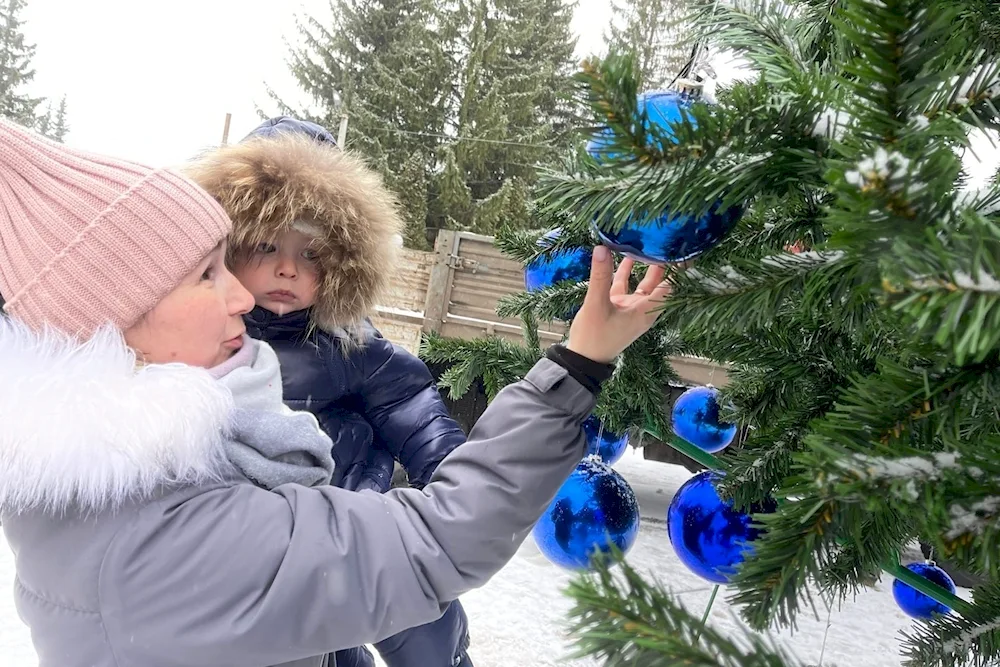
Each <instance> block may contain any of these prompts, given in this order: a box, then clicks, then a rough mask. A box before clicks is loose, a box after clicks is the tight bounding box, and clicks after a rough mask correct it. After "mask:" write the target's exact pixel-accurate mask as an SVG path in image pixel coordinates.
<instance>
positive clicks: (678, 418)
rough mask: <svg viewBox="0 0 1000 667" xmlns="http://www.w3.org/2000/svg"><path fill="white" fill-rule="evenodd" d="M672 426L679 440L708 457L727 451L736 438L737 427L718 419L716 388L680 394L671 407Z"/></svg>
mask: <svg viewBox="0 0 1000 667" xmlns="http://www.w3.org/2000/svg"><path fill="white" fill-rule="evenodd" d="M671 426H673V429H674V433H676V434H677V435H678V436H680V437H682V438H684V439H685V440H687V441H688V442H690V443H691V444H692V445H694V446H695V447H697V448H698V449H703V450H704V451H706V452H709V453H711V454H714V453H715V452H718V451H721V450H723V449H725V448H726V447H728V446H729V443H731V442H732V441H733V438H735V437H736V424H729V423H726V422H723V421H721V420H720V419H719V390H718V389H716V388H715V387H694V388H693V389H688V390H687V391H685V392H684V393H683V394H681V396H680V398H678V399H677V401H676V402H675V403H674V410H673V416H672V418H671Z"/></svg>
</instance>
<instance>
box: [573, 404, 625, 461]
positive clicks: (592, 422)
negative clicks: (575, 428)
mask: <svg viewBox="0 0 1000 667" xmlns="http://www.w3.org/2000/svg"><path fill="white" fill-rule="evenodd" d="M583 433H584V435H586V436H587V454H588V455H596V456H597V457H598V458H600V459H601V461H603V462H604V463H606V464H608V465H613V464H615V463H617V462H618V459H620V458H621V457H622V456H624V455H625V450H626V449H628V433H626V434H625V435H618V434H617V433H612V432H611V431H609V430H608V429H606V428H604V425H603V424H602V423H601V420H600V419H598V418H597V416H596V415H591V416H590V417H588V418H587V421H585V422H583Z"/></svg>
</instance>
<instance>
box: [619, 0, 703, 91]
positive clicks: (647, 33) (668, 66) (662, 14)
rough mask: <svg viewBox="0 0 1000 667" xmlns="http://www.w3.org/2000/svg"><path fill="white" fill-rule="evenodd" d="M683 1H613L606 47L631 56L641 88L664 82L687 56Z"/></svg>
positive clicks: (690, 33)
mask: <svg viewBox="0 0 1000 667" xmlns="http://www.w3.org/2000/svg"><path fill="white" fill-rule="evenodd" d="M689 4H690V3H689V2H688V1H687V0H615V1H614V2H612V5H611V9H612V17H611V26H610V27H609V29H608V30H607V32H606V33H605V35H604V41H605V42H606V44H607V46H608V48H609V49H610V50H612V51H614V52H616V53H619V54H628V55H631V56H632V57H633V58H634V59H635V67H636V70H637V74H638V76H639V79H640V80H641V81H642V85H643V88H644V89H646V90H656V89H659V88H662V87H663V86H665V85H668V84H669V83H670V82H671V81H672V80H673V79H674V77H675V76H677V73H678V72H680V70H681V68H682V67H683V66H684V64H685V63H686V62H687V59H688V57H689V56H690V51H691V44H692V42H693V37H694V35H693V27H692V26H690V25H688V24H687V22H686V21H685V20H684V19H685V18H686V16H687V14H688V13H689V11H690V9H689Z"/></svg>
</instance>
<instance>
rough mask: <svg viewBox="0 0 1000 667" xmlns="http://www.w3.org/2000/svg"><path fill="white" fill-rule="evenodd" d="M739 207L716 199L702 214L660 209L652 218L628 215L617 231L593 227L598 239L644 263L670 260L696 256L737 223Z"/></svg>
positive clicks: (682, 260)
mask: <svg viewBox="0 0 1000 667" xmlns="http://www.w3.org/2000/svg"><path fill="white" fill-rule="evenodd" d="M740 215H742V211H740V209H739V208H738V207H733V208H729V209H725V210H723V209H722V206H721V205H720V204H719V203H716V204H715V205H713V206H712V208H711V209H710V210H709V211H708V213H705V214H704V215H701V216H698V217H694V216H691V215H674V214H672V213H669V212H667V213H663V214H662V215H660V216H659V217H658V218H655V219H653V220H648V219H646V216H644V215H641V216H631V217H630V218H629V219H628V220H626V221H625V224H624V226H622V227H621V229H619V230H617V231H603V230H602V229H600V227H598V225H597V223H596V222H595V223H594V225H593V227H594V231H595V232H596V233H597V236H598V237H599V238H600V239H601V242H602V243H603V244H604V245H606V246H607V247H609V248H611V249H612V250H614V251H615V252H618V253H621V254H623V255H625V256H626V257H631V258H632V259H634V260H636V261H637V262H643V263H645V264H659V265H662V264H671V263H675V262H684V261H687V260H689V259H693V258H694V257H697V256H698V255H700V254H701V253H703V252H705V251H706V250H709V249H710V248H712V247H713V246H715V245H716V244H717V243H719V241H721V240H722V239H723V238H725V236H726V234H728V233H729V231H730V230H731V229H732V228H733V227H734V226H736V223H737V221H738V220H739V219H740Z"/></svg>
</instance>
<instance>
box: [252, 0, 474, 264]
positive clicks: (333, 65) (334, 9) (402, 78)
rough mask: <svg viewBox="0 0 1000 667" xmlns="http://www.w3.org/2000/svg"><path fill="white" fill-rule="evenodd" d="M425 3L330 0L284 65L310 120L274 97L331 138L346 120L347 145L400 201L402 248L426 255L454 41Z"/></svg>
mask: <svg viewBox="0 0 1000 667" xmlns="http://www.w3.org/2000/svg"><path fill="white" fill-rule="evenodd" d="M446 31H447V21H445V19H444V18H443V17H442V15H441V11H440V8H439V7H438V6H437V5H436V4H435V3H434V2H431V1H430V0H376V1H374V2H361V1H360V0H333V1H332V2H331V3H330V17H329V18H326V19H321V18H319V17H315V16H313V17H306V18H305V19H303V20H302V21H300V23H299V36H300V39H301V46H300V47H299V48H296V49H295V50H293V51H292V54H291V59H290V63H289V65H290V67H291V71H292V74H293V75H294V76H295V78H296V80H297V81H298V83H299V85H300V87H301V88H302V89H303V90H304V91H305V92H306V93H308V94H309V96H310V98H311V99H312V101H313V105H312V108H313V109H314V110H316V113H315V114H310V113H309V112H307V111H304V110H296V109H293V108H291V107H289V106H288V105H287V104H285V103H283V102H282V101H281V100H280V99H279V98H278V97H277V96H276V95H275V94H274V93H273V92H272V93H271V97H272V99H273V100H274V101H275V102H276V103H277V105H278V107H279V109H280V110H281V112H282V113H288V114H292V115H295V116H298V117H306V118H310V119H311V120H314V121H315V122H317V123H319V124H321V125H323V126H325V127H328V128H331V129H332V130H333V131H336V128H338V127H339V125H340V119H341V116H342V115H343V114H347V115H348V117H349V119H350V120H349V131H348V146H349V147H350V148H351V149H353V150H358V151H360V152H361V153H362V154H363V155H365V156H366V157H367V158H369V160H370V161H371V163H372V164H373V165H374V166H376V167H379V168H380V170H381V171H382V172H383V176H385V177H386V180H387V182H388V184H389V185H390V187H392V188H393V189H394V190H395V191H396V193H397V194H398V195H400V197H401V204H402V211H403V215H404V217H405V218H406V221H407V223H408V231H407V234H406V241H407V244H408V245H410V246H412V247H419V248H426V247H428V246H427V239H426V238H425V235H424V234H423V233H422V232H419V233H418V230H422V229H423V227H424V226H425V220H426V214H427V213H426V212H427V199H428V184H429V175H430V174H431V173H432V171H433V169H434V168H435V165H436V162H437V149H438V146H439V145H440V143H441V137H442V136H444V132H445V130H446V116H447V108H446V107H447V104H448V102H449V100H450V94H451V85H452V84H451V81H452V77H453V71H454V64H453V58H452V57H451V54H450V53H449V51H448V49H449V48H450V44H451V41H452V40H451V38H450V36H449V35H448V34H447V32H446Z"/></svg>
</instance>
